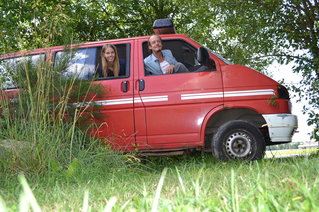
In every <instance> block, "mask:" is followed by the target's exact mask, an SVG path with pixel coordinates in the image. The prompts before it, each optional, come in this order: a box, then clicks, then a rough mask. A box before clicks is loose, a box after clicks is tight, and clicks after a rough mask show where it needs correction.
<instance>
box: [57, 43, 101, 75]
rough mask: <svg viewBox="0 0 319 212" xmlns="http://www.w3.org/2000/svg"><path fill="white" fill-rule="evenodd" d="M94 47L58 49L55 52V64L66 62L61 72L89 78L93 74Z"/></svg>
mask: <svg viewBox="0 0 319 212" xmlns="http://www.w3.org/2000/svg"><path fill="white" fill-rule="evenodd" d="M96 53H97V51H96V48H83V49H76V51H60V52H56V54H55V64H54V65H55V66H56V67H57V66H59V65H64V64H63V63H65V61H67V62H68V64H67V69H66V70H65V71H64V72H63V75H64V76H66V77H77V78H79V79H84V80H89V79H92V78H93V76H94V75H95V66H96Z"/></svg>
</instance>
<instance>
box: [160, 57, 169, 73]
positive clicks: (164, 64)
mask: <svg viewBox="0 0 319 212" xmlns="http://www.w3.org/2000/svg"><path fill="white" fill-rule="evenodd" d="M160 66H161V69H162V72H163V73H164V74H166V69H167V68H168V66H169V63H168V62H167V61H166V60H164V61H163V62H161V63H160Z"/></svg>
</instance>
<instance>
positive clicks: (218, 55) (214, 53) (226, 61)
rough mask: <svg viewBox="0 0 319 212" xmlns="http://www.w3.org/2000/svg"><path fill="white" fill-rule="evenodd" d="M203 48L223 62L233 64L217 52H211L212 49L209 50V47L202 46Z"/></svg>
mask: <svg viewBox="0 0 319 212" xmlns="http://www.w3.org/2000/svg"><path fill="white" fill-rule="evenodd" d="M203 47H204V48H206V49H207V50H208V51H210V52H211V53H212V54H213V55H215V56H216V57H218V58H219V59H221V60H222V61H224V62H225V63H227V64H228V65H231V64H234V63H232V62H230V61H229V60H227V59H225V58H223V57H222V56H221V55H220V54H217V53H216V52H213V51H212V50H210V49H209V48H207V47H205V46H203Z"/></svg>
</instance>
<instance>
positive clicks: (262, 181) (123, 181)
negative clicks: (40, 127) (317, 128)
mask: <svg viewBox="0 0 319 212" xmlns="http://www.w3.org/2000/svg"><path fill="white" fill-rule="evenodd" d="M318 162H319V157H318V155H314V156H306V157H298V158H283V159H264V160H262V161H255V162H228V163H222V162H218V161H215V160H214V159H213V158H212V157H211V156H210V155H198V156H195V157H191V156H179V157H162V158H148V160H147V161H146V162H133V163H132V162H127V163H125V164H124V165H123V167H121V166H120V165H119V166H113V168H106V167H105V169H103V168H101V167H92V166H90V167H88V166H85V164H82V165H79V166H77V168H76V169H77V170H75V172H76V174H74V175H72V176H71V177H68V176H66V175H65V174H63V173H61V175H59V174H57V173H53V174H52V173H51V174H48V175H46V176H42V177H37V176H35V175H33V176H27V177H26V179H27V181H28V183H29V185H30V187H31V189H32V191H33V195H34V197H35V199H36V200H37V203H38V205H39V207H40V208H41V209H42V210H44V211H53V210H56V211H79V210H81V209H83V208H87V209H88V210H91V211H103V210H104V209H105V208H106V207H109V208H110V207H112V209H113V211H152V210H154V211H155V209H157V210H159V211H205V210H206V211H244V210H248V211H318V210H319V196H318V186H319V177H318V170H319V163H318ZM0 182H1V184H0V185H1V193H0V195H1V197H2V199H3V201H4V203H5V205H6V207H7V209H8V211H15V210H17V209H18V208H19V202H21V199H19V197H20V195H21V193H23V188H22V186H21V183H20V181H19V178H18V177H17V176H7V178H6V179H1V181H0Z"/></svg>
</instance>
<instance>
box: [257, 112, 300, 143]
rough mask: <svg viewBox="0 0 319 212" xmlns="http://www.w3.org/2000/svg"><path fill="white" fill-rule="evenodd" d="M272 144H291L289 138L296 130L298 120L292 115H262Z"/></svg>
mask: <svg viewBox="0 0 319 212" xmlns="http://www.w3.org/2000/svg"><path fill="white" fill-rule="evenodd" d="M263 117H264V119H265V121H266V123H267V124H265V125H263V127H264V126H267V127H268V131H269V137H270V140H271V141H272V142H291V138H292V136H293V134H294V132H295V131H296V129H297V128H298V119H297V116H296V115H292V114H267V115H263Z"/></svg>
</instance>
